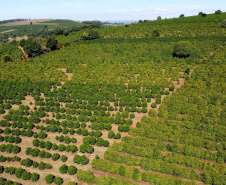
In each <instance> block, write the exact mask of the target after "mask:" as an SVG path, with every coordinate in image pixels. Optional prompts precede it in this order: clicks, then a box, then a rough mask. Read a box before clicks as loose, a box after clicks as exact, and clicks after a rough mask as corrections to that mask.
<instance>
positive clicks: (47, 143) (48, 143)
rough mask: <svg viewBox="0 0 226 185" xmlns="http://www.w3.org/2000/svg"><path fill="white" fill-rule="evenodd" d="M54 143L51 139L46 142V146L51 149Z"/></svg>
mask: <svg viewBox="0 0 226 185" xmlns="http://www.w3.org/2000/svg"><path fill="white" fill-rule="evenodd" d="M52 145H53V144H52V143H51V142H50V141H46V142H45V147H46V149H47V150H50V149H51V148H52Z"/></svg>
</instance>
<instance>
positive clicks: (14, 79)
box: [0, 14, 226, 185]
mask: <svg viewBox="0 0 226 185" xmlns="http://www.w3.org/2000/svg"><path fill="white" fill-rule="evenodd" d="M225 18H226V17H225V14H221V15H207V16H206V17H202V16H196V17H190V18H187V19H186V18H183V19H172V20H161V21H151V22H144V23H138V24H131V25H127V26H118V27H112V28H101V29H93V30H92V31H93V32H94V33H95V32H98V34H100V38H98V39H94V40H82V38H81V37H82V35H84V30H77V31H74V32H71V33H69V35H67V36H65V35H63V34H61V35H59V36H56V39H57V41H58V42H59V43H60V44H61V47H60V48H58V49H56V50H54V51H48V52H45V53H43V54H40V55H39V56H35V57H33V58H31V57H30V58H28V59H25V60H18V58H21V55H23V53H22V51H21V48H22V47H20V48H18V43H15V42H14V43H6V44H4V45H1V48H0V51H4V55H3V52H2V53H1V58H2V60H1V65H0V101H1V104H0V133H1V135H0V141H1V143H0V161H1V164H0V177H1V178H0V182H1V183H2V184H4V183H5V184H6V179H8V180H10V181H14V182H18V183H21V184H25V185H27V184H32V185H33V184H40V185H42V184H43V185H44V184H64V185H66V184H70V185H71V184H76V183H78V184H99V185H102V184H118V185H134V184H145V185H146V184H151V185H154V184H159V185H165V184H181V185H194V184H200V185H204V184H213V185H222V184H225V183H226V178H225V176H226V128H225V121H226V118H225V113H226V106H225V98H226V95H225V90H226V89H225V88H226V86H225V80H224V79H226V76H225V74H226V71H225V69H226V55H225V53H226V46H225V41H226V40H225V36H226V33H225V28H222V21H223V20H224V19H225ZM216 19H218V22H216V21H214V20H216ZM54 22H55V21H54V20H52V21H51V23H53V24H54ZM85 33H87V32H85ZM34 41H35V42H37V43H39V44H43V43H46V42H47V41H46V39H44V38H41V39H36V40H35V39H34ZM181 45H182V46H181ZM63 46H64V47H63ZM180 46H181V47H182V48H183V49H184V50H185V51H186V52H188V53H186V52H184V53H183V55H182V54H181V55H180V54H178V53H177V52H176V49H177V48H178V47H180ZM24 48H25V47H24ZM5 55H7V56H10V57H11V58H12V60H13V61H3V59H5V60H6V59H7V58H6V57H5ZM4 57H5V58H4ZM21 168H22V169H21ZM4 178H5V179H4ZM7 183H8V182H7Z"/></svg>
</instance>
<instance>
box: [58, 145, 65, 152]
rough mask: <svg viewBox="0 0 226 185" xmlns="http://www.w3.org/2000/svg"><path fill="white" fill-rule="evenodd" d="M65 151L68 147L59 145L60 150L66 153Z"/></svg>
mask: <svg viewBox="0 0 226 185" xmlns="http://www.w3.org/2000/svg"><path fill="white" fill-rule="evenodd" d="M65 149H66V146H65V145H64V144H59V146H58V150H59V151H60V152H63V151H65Z"/></svg>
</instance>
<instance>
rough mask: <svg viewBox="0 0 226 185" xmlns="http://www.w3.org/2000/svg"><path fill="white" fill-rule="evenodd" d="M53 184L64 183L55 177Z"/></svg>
mask: <svg viewBox="0 0 226 185" xmlns="http://www.w3.org/2000/svg"><path fill="white" fill-rule="evenodd" d="M54 182H55V184H57V185H60V184H63V182H64V181H63V179H62V178H61V177H56V178H55V179H54Z"/></svg>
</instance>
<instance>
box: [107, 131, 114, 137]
mask: <svg viewBox="0 0 226 185" xmlns="http://www.w3.org/2000/svg"><path fill="white" fill-rule="evenodd" d="M114 136H115V133H114V132H113V131H112V130H110V131H109V132H108V138H114Z"/></svg>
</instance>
